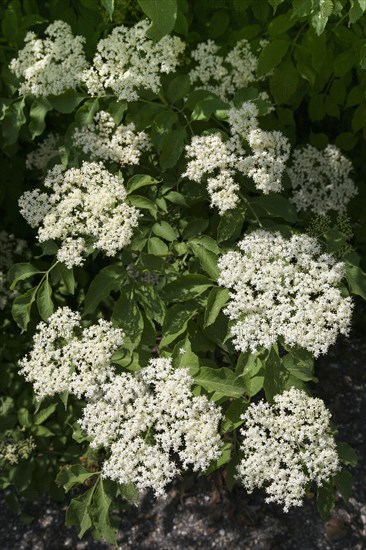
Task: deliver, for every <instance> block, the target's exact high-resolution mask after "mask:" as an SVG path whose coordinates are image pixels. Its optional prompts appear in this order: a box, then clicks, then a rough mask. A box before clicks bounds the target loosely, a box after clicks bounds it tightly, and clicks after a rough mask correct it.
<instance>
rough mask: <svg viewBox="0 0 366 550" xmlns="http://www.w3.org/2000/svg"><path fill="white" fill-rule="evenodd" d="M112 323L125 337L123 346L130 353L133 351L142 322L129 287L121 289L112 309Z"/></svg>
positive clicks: (141, 329)
mask: <svg viewBox="0 0 366 550" xmlns="http://www.w3.org/2000/svg"><path fill="white" fill-rule="evenodd" d="M112 322H113V323H114V324H115V325H116V326H117V327H119V328H121V329H122V330H123V331H124V333H125V335H126V336H125V341H124V343H123V346H124V347H126V348H128V349H129V350H131V351H132V350H133V349H135V348H136V347H137V346H138V344H139V343H140V340H141V335H142V331H143V328H144V321H143V318H142V315H141V311H140V310H139V308H138V307H137V305H136V298H135V295H134V293H133V292H132V289H131V287H130V286H129V285H128V286H127V287H122V288H121V294H120V297H119V298H118V300H117V302H116V303H115V305H114V308H113V315H112Z"/></svg>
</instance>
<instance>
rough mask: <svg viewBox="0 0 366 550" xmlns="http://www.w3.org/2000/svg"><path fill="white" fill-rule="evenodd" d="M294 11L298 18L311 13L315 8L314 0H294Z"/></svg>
mask: <svg viewBox="0 0 366 550" xmlns="http://www.w3.org/2000/svg"><path fill="white" fill-rule="evenodd" d="M292 3H293V11H294V15H295V16H296V18H299V17H306V16H307V15H310V14H311V12H312V9H313V0H293V2H292Z"/></svg>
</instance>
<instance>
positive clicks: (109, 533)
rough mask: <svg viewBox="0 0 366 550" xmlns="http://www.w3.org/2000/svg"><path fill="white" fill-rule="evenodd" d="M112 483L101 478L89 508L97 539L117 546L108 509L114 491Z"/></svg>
mask: <svg viewBox="0 0 366 550" xmlns="http://www.w3.org/2000/svg"><path fill="white" fill-rule="evenodd" d="M113 488H114V487H113V485H112V482H111V481H109V480H103V479H102V478H101V477H100V478H99V479H98V481H97V483H96V488H95V491H94V496H93V501H92V506H91V508H90V512H91V516H92V522H93V528H94V529H96V531H97V533H98V535H99V538H101V539H102V540H105V541H107V542H109V543H111V544H117V534H118V530H117V529H115V528H113V527H112V526H111V522H110V517H109V509H110V506H111V504H112V500H113V497H114V493H115V491H114V490H113Z"/></svg>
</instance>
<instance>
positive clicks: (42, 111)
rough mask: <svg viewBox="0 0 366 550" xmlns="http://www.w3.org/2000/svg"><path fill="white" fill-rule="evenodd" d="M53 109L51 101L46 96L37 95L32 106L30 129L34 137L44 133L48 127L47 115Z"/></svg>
mask: <svg viewBox="0 0 366 550" xmlns="http://www.w3.org/2000/svg"><path fill="white" fill-rule="evenodd" d="M51 110H52V105H51V103H50V102H49V101H48V100H47V99H46V98H45V97H37V98H36V99H35V100H34V101H33V103H32V106H31V108H30V123H29V129H30V132H31V136H32V139H34V138H35V137H36V136H39V135H41V134H42V133H43V131H44V129H45V128H46V123H45V120H44V119H45V117H46V114H47V113H48V111H51Z"/></svg>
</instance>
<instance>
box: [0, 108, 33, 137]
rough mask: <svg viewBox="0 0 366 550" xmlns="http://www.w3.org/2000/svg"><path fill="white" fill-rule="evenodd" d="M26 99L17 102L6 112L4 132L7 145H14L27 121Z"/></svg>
mask: <svg viewBox="0 0 366 550" xmlns="http://www.w3.org/2000/svg"><path fill="white" fill-rule="evenodd" d="M24 107H25V99H24V97H23V98H22V99H21V100H20V101H19V100H16V101H14V103H12V104H11V105H10V106H9V107H8V108H7V110H6V113H5V116H4V118H3V122H2V132H3V138H4V144H5V145H12V144H13V143H15V142H16V141H17V139H18V135H19V131H20V129H21V127H22V126H23V124H25V122H26V121H27V119H26V116H25V114H24Z"/></svg>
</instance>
